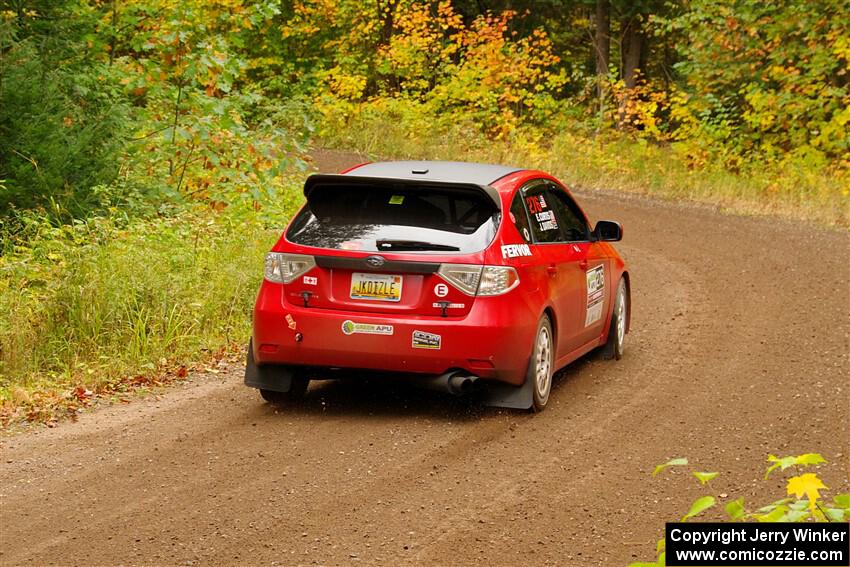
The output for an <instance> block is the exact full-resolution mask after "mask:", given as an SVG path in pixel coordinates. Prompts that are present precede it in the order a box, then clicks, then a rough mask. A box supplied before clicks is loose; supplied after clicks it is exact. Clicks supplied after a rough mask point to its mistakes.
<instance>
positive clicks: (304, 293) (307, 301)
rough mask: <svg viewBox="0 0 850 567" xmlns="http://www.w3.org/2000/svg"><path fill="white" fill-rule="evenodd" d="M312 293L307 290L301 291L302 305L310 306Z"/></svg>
mask: <svg viewBox="0 0 850 567" xmlns="http://www.w3.org/2000/svg"><path fill="white" fill-rule="evenodd" d="M311 295H313V294H312V293H310V292H309V291H302V292H301V299H303V300H304V307H310V296H311Z"/></svg>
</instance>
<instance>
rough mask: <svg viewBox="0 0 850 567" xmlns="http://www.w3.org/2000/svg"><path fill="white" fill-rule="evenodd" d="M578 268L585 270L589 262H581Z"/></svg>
mask: <svg viewBox="0 0 850 567" xmlns="http://www.w3.org/2000/svg"><path fill="white" fill-rule="evenodd" d="M578 267H579V268H581V269H582V270H584V269H585V268H587V260H579V263H578Z"/></svg>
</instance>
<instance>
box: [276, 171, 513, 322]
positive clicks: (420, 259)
mask: <svg viewBox="0 0 850 567" xmlns="http://www.w3.org/2000/svg"><path fill="white" fill-rule="evenodd" d="M305 195H306V197H307V202H306V204H305V205H304V207H303V208H302V209H301V211H300V212H299V213H298V215H297V216H296V217H295V218H294V219H293V221H292V223H291V224H290V226H289V229H288V230H287V232H286V235H285V240H286V241H287V243H286V244H285V245H284V246H281V247H280V248H281V249H282V250H281V251H283V250H286V251H287V252H289V251H291V252H294V253H297V254H303V255H305V256H311V257H312V259H313V262H314V263H315V265H314V266H310V265H309V264H308V265H307V266H306V267H307V268H308V269H306V271H305V272H304V274H303V275H301V276H299V277H296V278H295V279H294V280H292V281H291V282H290V283H288V284H286V285H285V295H286V298H287V300H288V301H290V302H291V303H295V304H303V305H307V306H309V307H312V308H316V309H338V310H345V311H361V312H364V313H385V314H409V315H424V316H447V317H457V316H463V315H466V314H467V313H468V312H469V310H470V308H471V307H472V303H473V302H474V300H475V289H476V287H477V282H478V277H480V274H477V273H476V269H478V270H479V271H480V266H481V265H483V263H484V250H485V249H486V248H487V246H488V245H489V244H490V243H491V242H492V240H493V238H494V237H495V234H496V231H497V229H498V225H499V220H500V213H499V207H498V204H497V201H496V199H495V198H494V197H493V195H492V194H491V193H489V192H488V188H484V187H479V186H476V185H469V184H451V183H436V182H420V181H416V180H396V179H383V178H366V177H346V176H339V175H314V176H311V177H310V178H309V179H308V182H307V185H306V187H305Z"/></svg>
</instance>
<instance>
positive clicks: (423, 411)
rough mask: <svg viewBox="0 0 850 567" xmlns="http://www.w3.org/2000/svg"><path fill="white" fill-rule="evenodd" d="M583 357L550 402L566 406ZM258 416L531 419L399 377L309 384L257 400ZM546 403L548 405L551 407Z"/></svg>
mask: <svg viewBox="0 0 850 567" xmlns="http://www.w3.org/2000/svg"><path fill="white" fill-rule="evenodd" d="M595 357H596V355H593V354H591V355H587V356H585V357H583V358H581V359H579V360H577V361H575V362H573V363H572V364H570V365H569V366H567V367H566V368H564V369H562V370H560V371H559V372H558V373H556V375H555V380H554V383H553V385H552V394H551V396H552V398H551V400H555V399H559V398H561V399H562V400H563V401H566V402H569V400H568V397H569V392H568V391H567V390H568V388H569V383H570V382H571V381H572V380H573V379H574V378H575V377H576V376H578V375H579V374H580V373H581V372H582V369H584V368H585V367H586V366H588V365H589V364H591V363H592V361H593V360H595ZM256 397H257V411H258V414H259V415H264V416H274V415H282V416H293V415H305V416H308V415H327V416H336V417H340V416H358V417H363V416H372V417H376V418H392V419H404V418H409V417H416V418H423V417H424V418H429V419H439V420H446V421H478V420H481V419H484V418H487V417H493V416H496V415H504V414H508V415H512V416H515V417H517V418H521V417H523V416H527V415H530V414H529V412H527V411H525V410H516V409H504V408H496V407H488V406H486V405H485V404H484V403H483V402H482V401H481V400H480V396H479V395H476V394H472V395H468V396H454V395H452V394H449V393H446V392H439V391H432V390H428V389H424V388H421V387H417V386H415V385H414V384H412V383H410V382H409V381H407V380H406V379H405V378H401V377H396V378H393V377H368V376H363V377H351V378H346V379H342V380H314V381H313V382H311V383H310V388H309V390H308V391H307V393H306V395H305V396H304V399H302V400H299V401H298V402H293V403H290V404H286V405H281V406H275V405H271V404H267V403H265V402H264V401H263V400H262V399H261V398H260V396H259V394H257V396H256ZM551 400H550V403H551Z"/></svg>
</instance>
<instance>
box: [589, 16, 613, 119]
mask: <svg viewBox="0 0 850 567" xmlns="http://www.w3.org/2000/svg"><path fill="white" fill-rule="evenodd" d="M610 53H611V5H610V2H609V0H596V34H595V35H594V36H593V54H594V58H595V59H596V97H597V99H598V101H599V124H598V126H597V127H598V128H601V127H602V121H603V120H604V118H605V97H606V80H605V79H606V77H607V76H608V63H609V57H610Z"/></svg>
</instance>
